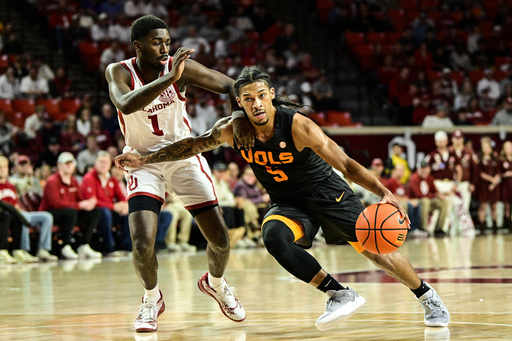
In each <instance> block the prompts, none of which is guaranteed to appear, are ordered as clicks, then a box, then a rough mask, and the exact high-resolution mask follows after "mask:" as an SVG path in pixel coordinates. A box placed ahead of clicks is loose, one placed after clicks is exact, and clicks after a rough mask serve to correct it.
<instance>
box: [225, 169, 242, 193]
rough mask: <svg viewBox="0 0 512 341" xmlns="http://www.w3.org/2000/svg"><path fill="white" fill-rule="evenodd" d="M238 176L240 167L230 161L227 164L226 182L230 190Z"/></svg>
mask: <svg viewBox="0 0 512 341" xmlns="http://www.w3.org/2000/svg"><path fill="white" fill-rule="evenodd" d="M239 176H240V167H239V166H238V164H237V163H236V162H230V163H229V164H228V180H227V181H228V183H229V188H230V189H231V191H233V189H234V188H235V186H236V184H237V182H238V180H239Z"/></svg>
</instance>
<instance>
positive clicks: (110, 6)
mask: <svg viewBox="0 0 512 341" xmlns="http://www.w3.org/2000/svg"><path fill="white" fill-rule="evenodd" d="M100 11H101V14H100V16H101V15H102V14H103V13H105V14H106V15H107V18H110V19H114V18H116V17H117V16H118V15H119V13H120V12H122V11H123V3H122V2H121V1H119V0H107V1H104V2H103V3H102V4H101V7H100Z"/></svg>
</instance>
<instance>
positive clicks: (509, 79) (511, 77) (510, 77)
mask: <svg viewBox="0 0 512 341" xmlns="http://www.w3.org/2000/svg"><path fill="white" fill-rule="evenodd" d="M502 68H504V69H505V70H506V71H507V76H506V77H505V78H503V79H502V80H501V82H500V94H501V96H502V97H507V95H505V93H506V88H507V86H509V85H512V65H510V64H509V65H506V66H504V67H502Z"/></svg>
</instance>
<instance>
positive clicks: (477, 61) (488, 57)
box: [471, 38, 494, 70]
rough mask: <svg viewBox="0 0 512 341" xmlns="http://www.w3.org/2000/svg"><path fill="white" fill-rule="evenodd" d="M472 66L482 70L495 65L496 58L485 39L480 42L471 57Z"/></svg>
mask: <svg viewBox="0 0 512 341" xmlns="http://www.w3.org/2000/svg"><path fill="white" fill-rule="evenodd" d="M471 64H472V65H473V66H475V67H478V68H479V69H481V70H483V69H486V68H489V67H491V66H492V65H493V64H494V56H493V54H492V53H491V51H489V49H488V45H487V41H486V40H485V39H484V38H480V39H479V40H478V49H477V50H476V51H475V52H473V54H472V55H471Z"/></svg>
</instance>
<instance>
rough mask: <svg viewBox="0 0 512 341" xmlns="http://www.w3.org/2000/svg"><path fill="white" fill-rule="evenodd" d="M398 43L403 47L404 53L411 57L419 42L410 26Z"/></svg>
mask: <svg viewBox="0 0 512 341" xmlns="http://www.w3.org/2000/svg"><path fill="white" fill-rule="evenodd" d="M398 42H399V43H400V45H402V49H403V51H404V53H405V54H407V55H409V56H410V55H413V54H414V51H415V50H416V48H418V40H417V39H416V38H415V37H414V36H413V35H412V28H411V27H410V26H407V27H406V28H405V29H404V31H403V33H402V37H401V38H400V40H399V41H398Z"/></svg>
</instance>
